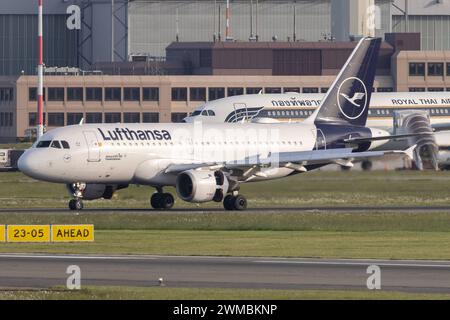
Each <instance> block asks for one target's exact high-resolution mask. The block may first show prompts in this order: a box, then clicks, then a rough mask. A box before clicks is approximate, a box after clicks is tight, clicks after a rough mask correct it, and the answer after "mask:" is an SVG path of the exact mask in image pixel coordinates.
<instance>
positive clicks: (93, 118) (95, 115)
mask: <svg viewBox="0 0 450 320" xmlns="http://www.w3.org/2000/svg"><path fill="white" fill-rule="evenodd" d="M86 123H102V113H101V112H87V113H86Z"/></svg>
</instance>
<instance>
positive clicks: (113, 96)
mask: <svg viewBox="0 0 450 320" xmlns="http://www.w3.org/2000/svg"><path fill="white" fill-rule="evenodd" d="M121 93H122V90H121V89H120V88H105V101H120V100H121V99H122V97H121ZM105 119H106V118H105Z"/></svg>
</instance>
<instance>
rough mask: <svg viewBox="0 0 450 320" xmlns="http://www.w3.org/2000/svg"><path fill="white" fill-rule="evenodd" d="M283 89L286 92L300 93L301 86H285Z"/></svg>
mask: <svg viewBox="0 0 450 320" xmlns="http://www.w3.org/2000/svg"><path fill="white" fill-rule="evenodd" d="M283 90H284V93H287V92H296V93H300V88H298V87H295V88H284V89H283Z"/></svg>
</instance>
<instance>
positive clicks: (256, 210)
mask: <svg viewBox="0 0 450 320" xmlns="http://www.w3.org/2000/svg"><path fill="white" fill-rule="evenodd" d="M446 211H450V206H423V207H420V206H419V207H418V206H400V207H393V206H389V207H385V206H379V207H375V206H351V207H297V208H286V207H278V208H276V207H274V208H248V209H247V210H246V211H245V212H248V213H261V214H264V213H273V212H278V213H305V212H343V213H352V212H354V213H361V212H363V213H366V212H399V213H408V212H424V213H433V212H446ZM79 212H82V213H85V214H88V213H96V214H111V213H123V214H126V213H129V214H132V213H139V214H165V213H172V214H193V213H206V212H207V213H217V214H220V213H229V212H230V211H226V210H224V209H223V208H220V207H219V208H201V207H199V208H192V209H191V208H189V209H179V208H175V209H172V210H166V211H162V210H154V209H149V208H142V209H140V208H85V209H83V210H82V211H79ZM0 213H23V214H58V215H60V214H73V213H74V211H71V210H69V209H64V208H10V209H7V208H0Z"/></svg>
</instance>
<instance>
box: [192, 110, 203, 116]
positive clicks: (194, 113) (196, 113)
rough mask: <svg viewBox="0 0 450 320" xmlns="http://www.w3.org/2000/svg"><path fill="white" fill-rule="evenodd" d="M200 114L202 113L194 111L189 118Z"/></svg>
mask: <svg viewBox="0 0 450 320" xmlns="http://www.w3.org/2000/svg"><path fill="white" fill-rule="evenodd" d="M200 113H202V112H201V110H195V111H194V112H192V114H191V116H192V117H195V116H198V115H199V114H200Z"/></svg>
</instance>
